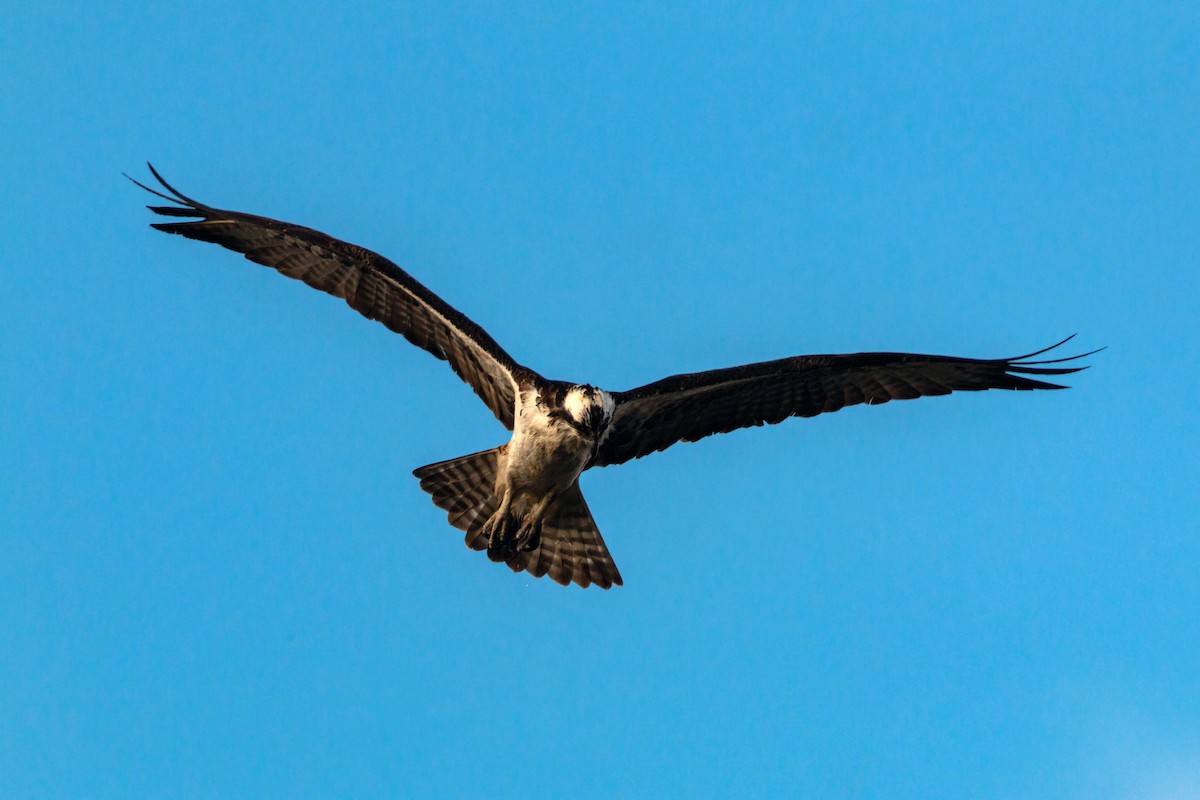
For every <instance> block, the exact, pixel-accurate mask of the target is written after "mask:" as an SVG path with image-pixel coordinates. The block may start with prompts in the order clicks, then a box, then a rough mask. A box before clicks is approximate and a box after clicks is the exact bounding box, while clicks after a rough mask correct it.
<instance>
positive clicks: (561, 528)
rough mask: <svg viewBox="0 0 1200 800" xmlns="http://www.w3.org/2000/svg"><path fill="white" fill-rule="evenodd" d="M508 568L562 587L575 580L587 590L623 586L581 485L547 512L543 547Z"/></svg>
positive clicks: (518, 557)
mask: <svg viewBox="0 0 1200 800" xmlns="http://www.w3.org/2000/svg"><path fill="white" fill-rule="evenodd" d="M508 566H509V568H510V569H512V571H513V572H520V571H521V570H527V571H528V572H529V574H531V575H533V576H534V577H535V578H540V577H542V576H543V575H549V576H550V578H551V579H552V580H554V581H555V582H557V583H560V584H562V585H563V586H566V585H567V584H569V583H571V582H572V581H574V582H575V583H577V584H579V585H580V586H582V587H584V588H586V587H588V586H590V585H591V584H595V585H596V586H599V587H600V588H602V589H608V588H609V587H611V586H614V585H615V586H621V585H622V583H623V582H622V580H621V573H620V572H619V571H618V570H617V565H616V564H615V563H613V559H612V556H611V555H610V554H609V552H608V547H607V546H606V545H605V544H604V537H603V536H601V535H600V531H599V529H598V528H597V527H596V521H595V520H594V519H593V518H592V512H591V511H590V510H589V509H588V506H587V502H586V501H585V500H584V499H583V492H581V491H580V490H579V484H578V483H576V484H574V485H573V486H571V488H569V489H567V490H566V491H565V492H563V493H562V495H561V496H559V498H558V499H557V500H556V501H555V502H554V505H553V506H551V508H550V509H549V511H548V512H547V513H546V516H545V518H544V520H543V522H542V540H541V544H540V545H538V547H537V548H536V549H534V550H532V551H530V552H518V553H517V554H516V555H515V556H513V557H512V558H510V559H509V560H508Z"/></svg>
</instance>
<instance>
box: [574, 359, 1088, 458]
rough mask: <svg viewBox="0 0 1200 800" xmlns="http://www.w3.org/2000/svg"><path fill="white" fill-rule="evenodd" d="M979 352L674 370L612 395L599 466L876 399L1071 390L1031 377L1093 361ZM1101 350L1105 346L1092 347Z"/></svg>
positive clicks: (1073, 369) (1074, 369)
mask: <svg viewBox="0 0 1200 800" xmlns="http://www.w3.org/2000/svg"><path fill="white" fill-rule="evenodd" d="M1070 338H1071V337H1068V339H1064V340H1063V341H1062V342H1059V343H1058V344H1056V345H1053V346H1051V347H1047V348H1045V349H1044V350H1039V351H1037V352H1036V353H1029V354H1028V355H1024V356H1016V357H1014V358H997V359H975V358H955V357H952V356H930V355H918V354H915V353H854V354H850V355H816V356H796V357H794V358H784V359H780V360H778V361H765V362H762V363H759V364H748V365H746V366H743V367H733V368H731V369H719V370H712V371H710V372H696V373H691V374H687V375H675V376H674V377H670V378H665V379H663V380H661V381H657V382H656V383H651V384H648V385H646V386H642V387H640V388H638V389H633V390H632V391H628V392H619V393H615V394H614V395H613V398H614V399H615V400H616V409H615V410H614V413H613V420H612V424H611V426H610V427H609V429H608V432H607V434H606V436H605V438H604V439H603V440H601V442H600V445H599V447H598V448H597V451H596V455H595V457H594V458H593V460H592V466H607V465H609V464H620V463H623V462H625V461H629V460H630V459H633V458H641V457H642V456H645V455H649V454H650V453H653V452H655V451H658V450H665V449H666V448H668V447H670V446H671V445H673V444H675V443H676V442H694V441H696V440H697V439H702V438H704V437H705V436H711V435H712V434H714V433H727V432H728V431H732V430H736V429H738V428H746V427H750V426H752V425H764V424H774V423H776V422H782V421H783V420H785V419H787V418H788V417H813V416H816V415H817V414H821V413H824V412H829V411H837V410H838V409H840V408H844V407H845V406H852V405H856V404H858V403H867V404H878V403H886V402H888V401H889V400H907V399H910V398H914V397H924V396H927V395H941V394H950V393H951V392H955V391H981V390H983V389H1063V388H1066V387H1064V386H1060V385H1058V384H1055V383H1047V382H1046V381H1041V380H1036V379H1034V378H1026V377H1023V376H1024V375H1067V374H1069V373H1072V372H1078V371H1079V370H1081V369H1086V367H1064V366H1046V365H1048V364H1061V363H1062V362H1066V361H1073V360H1075V359H1077V358H1083V357H1084V356H1088V355H1091V353H1084V354H1082V355H1078V356H1071V357H1069V358H1059V359H1053V360H1044V361H1030V360H1029V359H1031V358H1033V357H1035V356H1038V355H1041V354H1042V353H1045V352H1047V351H1048V350H1052V349H1054V348H1055V347H1058V346H1059V345H1061V344H1063V343H1064V342H1066V341H1069V339H1070ZM1093 352H1097V351H1093Z"/></svg>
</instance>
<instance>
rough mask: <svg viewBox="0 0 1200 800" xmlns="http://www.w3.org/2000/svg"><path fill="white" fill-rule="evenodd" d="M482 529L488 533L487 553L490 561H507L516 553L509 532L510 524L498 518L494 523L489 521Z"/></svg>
mask: <svg viewBox="0 0 1200 800" xmlns="http://www.w3.org/2000/svg"><path fill="white" fill-rule="evenodd" d="M484 531H485V532H486V533H487V535H488V547H487V555H488V558H490V559H491V560H492V561H508V560H509V559H510V558H512V557H513V556H515V555H516V554H517V550H516V548H515V547H514V546H513V537H512V534H511V533H510V531H511V526H510V525H507V524H506V521H505V520H499V521H497V523H496V524H492V523H491V522H490V521H489V522H488V524H487V525H485V526H484Z"/></svg>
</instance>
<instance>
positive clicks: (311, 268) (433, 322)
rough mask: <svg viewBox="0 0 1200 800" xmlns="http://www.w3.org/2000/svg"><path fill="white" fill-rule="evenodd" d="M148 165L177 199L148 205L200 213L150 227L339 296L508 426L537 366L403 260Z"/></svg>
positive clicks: (164, 211)
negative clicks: (443, 369) (206, 196)
mask: <svg viewBox="0 0 1200 800" xmlns="http://www.w3.org/2000/svg"><path fill="white" fill-rule="evenodd" d="M147 166H149V165H147ZM150 171H151V172H152V173H153V174H154V177H155V178H156V179H158V182H159V183H161V184H162V186H163V188H164V189H165V190H166V191H167V192H169V193H170V195H167V194H163V193H162V192H159V191H157V190H155V189H151V188H150V187H149V186H146V185H145V184H142V183H140V182H139V181H136V180H133V178H130V180H132V181H133V182H134V183H136V184H137V185H138V186H141V187H142V188H143V189H145V190H146V191H148V192H150V193H151V194H154V195H156V196H158V197H161V198H163V199H164V200H169V201H170V202H172V203H178V204H180V206H182V207H179V206H149V208H150V210H151V211H153V212H155V213H156V214H161V215H162V216H166V217H198V218H199V219H197V220H195V221H191V222H164V223H157V224H154V225H152V227H154V228H157V229H158V230H160V231H165V232H167V233H178V234H180V235H181V236H186V237H187V238H189V239H197V240H199V241H202V242H212V243H214V244H219V245H221V246H222V247H226V248H228V249H230V250H233V251H235V252H238V253H242V254H243V255H245V257H246V258H248V259H249V260H251V261H253V262H255V263H258V264H263V265H265V266H268V267H273V268H275V269H277V270H279V272H281V273H283V274H284V275H286V276H288V277H289V278H296V279H297V280H301V281H304V282H305V283H307V284H308V285H309V286H312V287H313V288H314V289H319V290H321V291H322V292H326V293H327V294H331V295H333V296H335V297H341V298H343V299H344V300H345V301H346V302H347V303H348V304H349V305H350V307H351V308H353V309H354V310H355V311H357V312H359V313H360V314H362V315H363V316H364V317H367V318H368V319H374V320H378V321H380V322H382V323H383V324H384V325H386V326H387V327H388V328H389V329H390V330H393V331H395V332H396V333H399V334H400V335H402V336H403V337H404V338H406V339H408V340H409V341H410V342H412V343H413V344H415V345H417V346H418V347H420V348H422V349H424V350H427V351H428V352H430V353H432V354H433V355H434V356H436V357H437V358H440V359H443V360H445V361H448V362H450V366H451V368H452V369H453V370H454V372H455V374H457V375H458V376H459V377H460V378H462V379H463V380H464V381H466V382H467V384H469V385H470V386H471V388H472V389H474V390H475V393H476V394H478V395H479V397H480V398H481V399H482V400H483V402H484V403H485V404H486V405H487V407H488V408H490V409H491V411H492V413H493V414H495V415H496V418H497V419H499V420H500V421H501V422H502V423H504V425H505V426H506V427H507V428H508V429H509V430H511V429H512V427H513V409H514V408H515V407H516V396H517V392H518V384H519V383H520V382H521V381H522V380H525V379H527V378H529V377H531V376H533V374H534V373H532V371H530V370H528V369H526V368H524V367H521V366H520V365H518V364H517V363H516V362H515V361H514V360H513V359H512V357H511V356H510V355H509V354H508V353H506V352H505V351H504V349H503V348H502V347H500V345H498V344H497V343H496V341H495V340H494V339H492V337H491V336H489V335H488V334H487V332H486V331H484V330H483V329H482V328H480V327H479V326H478V325H476V324H475V323H474V322H472V321H471V320H470V319H468V318H467V317H466V316H465V315H464V314H462V313H461V312H460V311H458V310H456V309H454V308H453V307H451V306H450V305H449V304H448V303H446V302H445V301H444V300H442V299H441V298H440V297H438V296H437V295H435V294H434V293H433V292H431V291H429V289H427V288H425V287H424V286H423V285H421V284H420V283H419V282H418V281H417V280H416V279H415V278H413V277H412V276H411V275H409V274H408V273H407V272H405V271H404V270H402V269H401V268H400V267H398V266H396V265H395V264H394V263H392V262H391V261H389V260H387V259H386V258H384V257H383V256H380V255H378V254H377V253H374V252H372V251H370V250H367V249H365V248H362V247H359V246H357V245H353V244H350V243H348V242H343V241H341V240H339V239H334V238H333V237H331V236H328V235H326V234H324V233H321V232H320V231H315V230H312V229H311V228H305V227H301V226H299V225H293V224H291V223H288V222H280V221H279V220H274V219H268V218H266V217H258V216H254V215H252V214H243V213H241V212H238V211H224V210H221V209H217V208H212V207H211V206H206V205H204V204H203V203H200V202H197V201H195V200H193V199H191V198H190V197H187V196H186V195H184V194H181V193H180V192H178V191H177V190H175V189H174V188H173V187H172V186H171V185H170V184H169V183H167V182H166V181H165V180H163V178H162V176H161V175H159V174H158V172H157V171H156V170H155V169H154V167H153V166H150ZM126 177H128V176H126Z"/></svg>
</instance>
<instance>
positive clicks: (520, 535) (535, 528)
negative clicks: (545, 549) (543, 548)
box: [516, 522, 542, 553]
mask: <svg viewBox="0 0 1200 800" xmlns="http://www.w3.org/2000/svg"><path fill="white" fill-rule="evenodd" d="M541 543H542V523H541V522H531V523H529V524H528V525H526V526H525V527H523V528H521V530H520V531H518V532H517V542H516V544H517V549H518V550H520V551H521V552H523V553H529V552H532V551H534V550H537V549H538V546H539V545H541Z"/></svg>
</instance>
